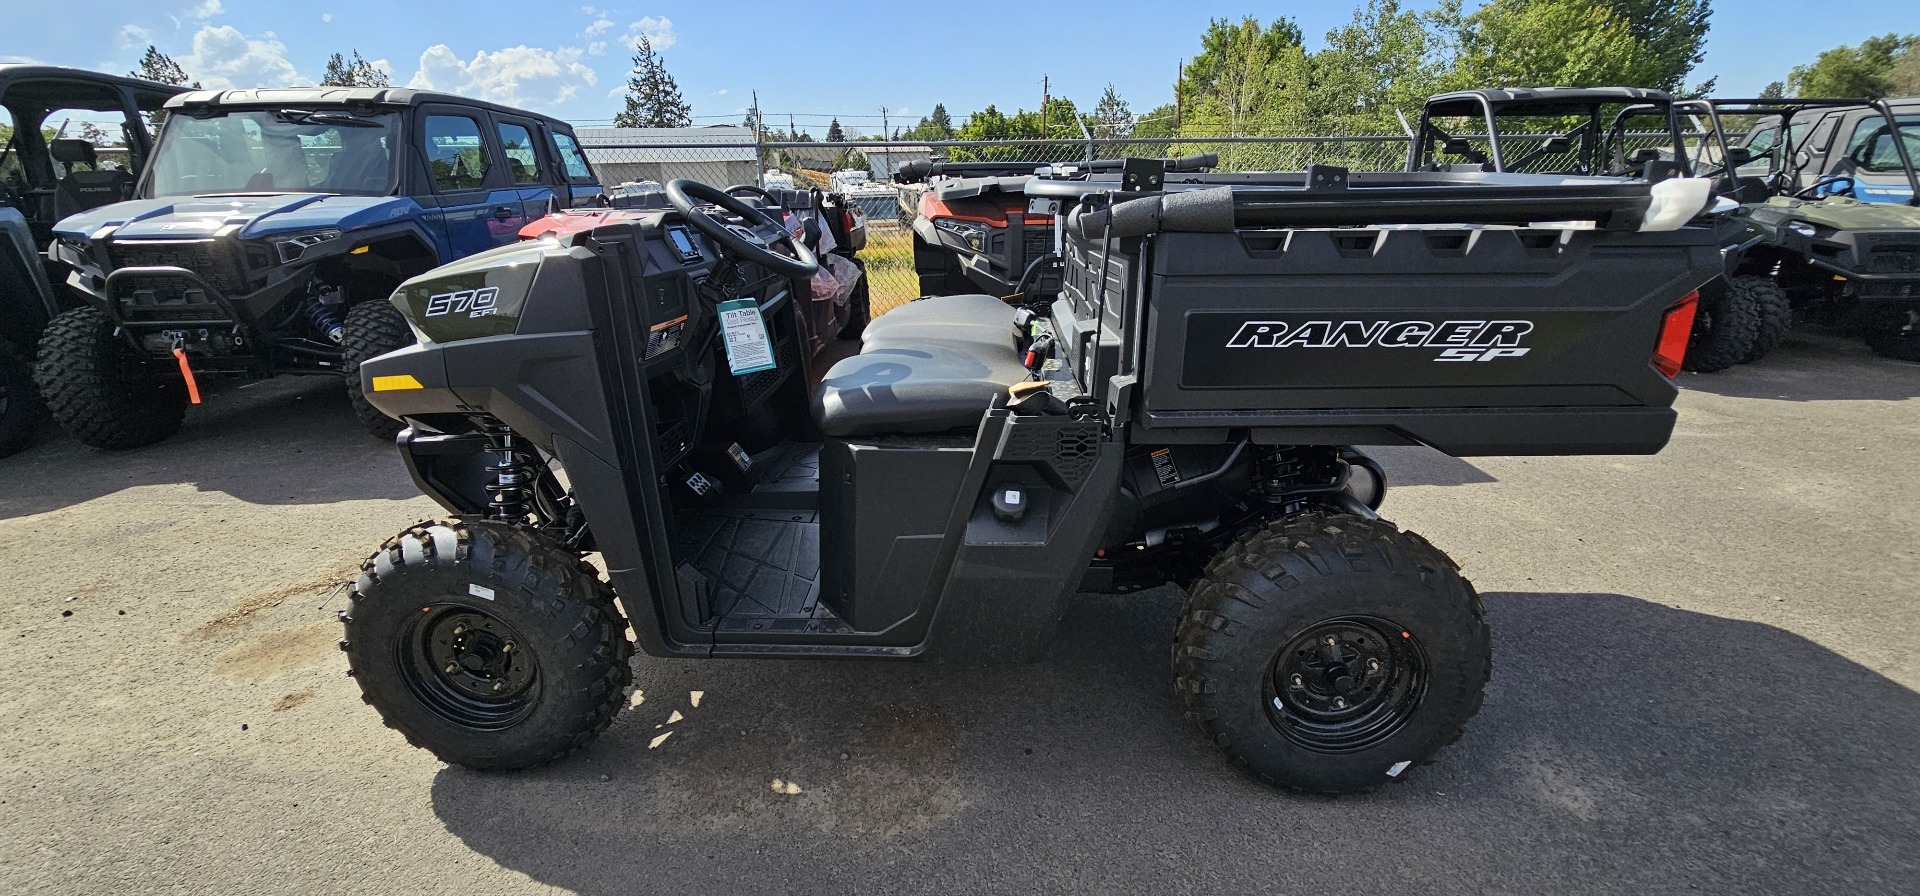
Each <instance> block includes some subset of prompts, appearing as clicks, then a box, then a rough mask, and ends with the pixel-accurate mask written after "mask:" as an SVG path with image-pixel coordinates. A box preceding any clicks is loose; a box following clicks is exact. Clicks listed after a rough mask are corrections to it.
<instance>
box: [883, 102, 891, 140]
mask: <svg viewBox="0 0 1920 896" xmlns="http://www.w3.org/2000/svg"><path fill="white" fill-rule="evenodd" d="M880 139H882V140H892V139H893V129H892V128H889V127H887V107H885V106H881V107H880Z"/></svg>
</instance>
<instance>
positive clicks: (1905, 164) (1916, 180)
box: [1869, 97, 1920, 207]
mask: <svg viewBox="0 0 1920 896" xmlns="http://www.w3.org/2000/svg"><path fill="white" fill-rule="evenodd" d="M1869 105H1871V106H1873V108H1875V109H1877V110H1879V112H1880V117H1882V118H1884V119H1886V120H1887V137H1888V139H1891V140H1892V141H1893V152H1894V154H1895V155H1898V156H1899V157H1900V168H1901V170H1902V171H1904V172H1906V175H1907V187H1908V188H1909V189H1911V190H1913V195H1912V196H1908V197H1907V205H1910V206H1915V207H1920V173H1916V172H1915V171H1914V170H1913V155H1912V154H1911V153H1909V152H1907V138H1906V137H1905V136H1903V135H1902V134H1901V133H1900V119H1899V118H1898V117H1896V116H1895V115H1894V114H1893V106H1892V105H1891V104H1890V103H1888V102H1887V101H1886V98H1884V97H1882V98H1880V99H1877V100H1873V101H1872V102H1871V103H1869Z"/></svg>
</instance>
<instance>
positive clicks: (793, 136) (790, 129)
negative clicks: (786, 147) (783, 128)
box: [787, 112, 800, 140]
mask: <svg viewBox="0 0 1920 896" xmlns="http://www.w3.org/2000/svg"><path fill="white" fill-rule="evenodd" d="M787 139H788V140H798V139H800V131H799V130H798V129H796V128H795V127H794V126H793V113H792V112H788V113H787Z"/></svg>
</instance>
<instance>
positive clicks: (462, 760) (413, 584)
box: [341, 523, 633, 769]
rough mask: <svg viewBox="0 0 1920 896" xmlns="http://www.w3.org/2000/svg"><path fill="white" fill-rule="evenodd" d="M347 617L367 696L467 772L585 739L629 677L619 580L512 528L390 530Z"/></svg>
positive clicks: (410, 734) (611, 710) (532, 761)
mask: <svg viewBox="0 0 1920 896" xmlns="http://www.w3.org/2000/svg"><path fill="white" fill-rule="evenodd" d="M341 621H342V622H343V623H344V624H345V625H346V640H344V641H342V642H341V649H343V650H345V651H346V652H347V658H348V660H349V662H350V664H351V667H352V668H351V674H352V675H353V677H354V680H355V681H357V682H358V683H359V685H360V692H361V694H362V696H363V697H364V698H365V700H366V702H367V703H369V704H371V705H372V706H373V708H374V709H375V710H377V711H378V712H379V713H380V717H381V718H382V719H383V720H385V722H386V724H387V726H388V727H390V728H393V729H395V730H398V731H399V732H400V733H401V734H403V735H405V736H406V738H407V742H408V743H411V744H413V745H414V746H416V747H421V748H423V749H425V750H428V751H430V752H432V753H433V754H434V755H435V756H438V757H440V759H441V760H443V761H445V762H450V763H453V764H455V765H462V766H466V767H468V768H476V769H518V768H527V767H530V766H535V765H541V764H544V763H547V762H551V761H553V760H555V759H558V758H560V757H562V756H565V755H567V754H568V753H571V752H573V751H575V750H578V749H580V748H581V747H583V746H585V745H586V744H587V743H588V742H589V741H591V740H593V738H594V737H596V736H598V735H599V733H600V732H602V731H604V730H606V728H607V726H608V725H610V724H612V723H613V717H614V715H615V714H616V713H617V712H619V710H620V706H621V703H622V702H623V697H624V689H625V688H626V686H627V684H628V683H630V682H631V681H632V680H633V671H632V669H631V668H630V667H629V666H628V664H627V662H628V660H629V658H631V656H632V654H633V649H632V644H631V643H630V642H628V641H627V634H626V632H627V625H626V619H625V618H624V617H622V616H621V614H620V611H619V610H618V609H617V608H616V607H615V606H614V602H613V591H612V589H610V588H608V587H607V585H606V584H605V583H603V582H601V581H600V578H599V576H598V575H597V574H596V573H595V572H594V570H593V567H591V566H588V565H587V564H586V563H585V561H582V560H580V559H579V558H578V556H576V555H575V554H574V553H573V552H571V551H568V550H567V549H565V548H563V547H561V546H559V545H556V544H552V543H549V542H547V541H545V540H543V539H541V538H540V537H538V536H536V535H534V534H531V533H529V532H526V531H524V530H518V529H514V528H512V527H509V526H506V525H504V524H498V523H474V524H472V525H467V524H462V523H435V524H431V525H420V526H415V527H413V528H411V529H408V530H407V531H405V532H402V533H400V534H399V535H397V536H395V537H393V538H392V539H390V540H388V541H387V543H386V545H385V546H384V547H382V548H381V549H380V551H379V553H376V554H374V555H373V556H372V557H371V558H369V559H368V560H367V562H366V563H365V564H364V565H363V566H362V567H361V572H360V577H359V579H358V581H356V582H355V584H354V589H353V603H352V607H351V609H349V610H348V611H347V612H346V613H345V614H343V616H342V620H341Z"/></svg>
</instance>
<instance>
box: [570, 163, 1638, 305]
mask: <svg viewBox="0 0 1920 896" xmlns="http://www.w3.org/2000/svg"><path fill="white" fill-rule="evenodd" d="M656 133H657V134H658V135H659V138H658V139H657V140H656V139H635V138H634V137H633V136H631V135H630V134H631V132H627V133H621V132H615V131H612V130H610V129H609V130H598V129H582V130H581V131H580V136H581V145H582V148H583V149H584V150H586V153H587V157H588V159H589V160H590V161H591V162H592V163H593V166H594V169H595V171H596V172H597V173H598V174H599V176H600V179H601V182H602V183H604V184H606V185H607V186H608V188H609V189H610V190H612V191H614V192H616V193H620V192H625V193H633V192H647V191H650V190H656V189H658V188H659V187H658V185H659V184H664V183H666V182H667V181H669V180H672V179H674V178H681V177H684V178H690V179H693V180H697V181H701V182H703V183H707V184H712V185H714V186H718V187H726V186H733V185H736V184H753V185H757V186H762V187H766V188H776V187H778V188H790V189H807V188H818V189H821V190H830V191H834V192H839V193H843V194H845V195H847V196H849V197H850V198H852V199H853V200H854V201H855V202H856V203H858V204H859V205H860V206H861V208H862V210H863V211H865V213H866V217H867V246H866V248H865V249H864V250H862V251H861V253H860V257H861V258H862V260H863V261H865V263H866V267H867V280H868V290H869V295H870V297H871V300H872V303H873V313H874V314H876V315H878V314H883V313H885V312H886V311H888V310H890V309H893V308H896V307H899V306H900V305H902V304H904V303H906V302H910V301H912V300H913V299H915V298H918V297H919V296H920V281H919V277H918V275H917V274H915V272H914V266H913V263H914V262H913V230H912V226H911V225H912V222H913V218H914V215H915V214H916V210H917V209H918V207H919V200H920V194H921V193H922V192H924V191H925V189H926V185H925V184H901V183H895V182H894V181H893V175H894V174H895V172H897V171H899V170H900V169H901V168H902V167H903V166H906V165H909V164H912V163H915V162H922V163H924V162H932V161H956V162H975V161H977V162H1032V163H1034V165H1035V166H1036V167H1038V166H1040V165H1066V164H1074V163H1081V162H1086V161H1090V160H1094V159H1119V158H1127V157H1150V158H1173V157H1179V156H1191V155H1199V154H1202V153H1213V154H1215V155H1216V156H1218V157H1219V162H1218V164H1216V165H1215V166H1214V169H1213V170H1215V171H1224V172H1252V171H1301V170H1304V169H1305V168H1307V167H1308V166H1309V165H1339V166H1341V167H1344V168H1347V169H1349V170H1353V171H1399V170H1403V169H1404V168H1405V166H1406V164H1407V151H1408V142H1409V141H1408V139H1407V137H1406V136H1405V135H1402V134H1367V135H1351V136H1330V137H1162V138H1125V139H1102V138H1082V139H1077V140H1065V139H1060V140H1002V141H991V142H980V141H973V142H969V141H934V142H924V143H920V142H905V141H854V142H836V143H827V142H811V141H797V142H796V141H765V140H758V141H757V140H755V139H754V135H753V130H752V129H750V128H745V127H713V128H702V129H699V131H695V132H691V136H690V132H688V131H686V130H676V131H662V132H656ZM647 136H648V137H649V138H651V137H652V136H653V135H647ZM1468 136H1469V137H1472V135H1468ZM1552 136H1553V135H1550V134H1545V133H1540V134H1527V133H1520V134H1512V135H1509V136H1503V138H1502V140H1503V146H1511V147H1512V148H1510V149H1507V151H1506V156H1507V158H1509V159H1514V158H1518V157H1520V156H1524V155H1527V154H1528V153H1529V152H1531V151H1532V150H1534V149H1553V147H1548V146H1546V142H1547V141H1549V140H1550V139H1551V138H1552ZM1477 139H1478V140H1479V141H1480V142H1481V143H1484V142H1485V138H1484V136H1482V137H1479V138H1477ZM1671 143H1672V141H1671V139H1669V138H1668V137H1667V136H1666V135H1664V134H1634V135H1631V139H1630V140H1629V141H1628V144H1627V151H1628V152H1629V153H1631V152H1632V151H1633V150H1635V149H1639V148H1642V147H1650V148H1654V149H1661V150H1667V151H1669V152H1670V151H1671ZM1669 157H1670V156H1669ZM1572 159H1573V155H1569V154H1568V153H1566V152H1545V153H1540V154H1538V155H1537V156H1536V158H1535V159H1534V162H1533V163H1532V164H1530V165H1529V167H1532V168H1534V170H1548V168H1549V166H1553V165H1556V164H1566V163H1568V162H1570V161H1572ZM1461 161H1464V159H1463V160H1461Z"/></svg>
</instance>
